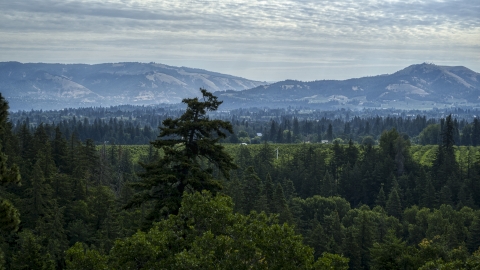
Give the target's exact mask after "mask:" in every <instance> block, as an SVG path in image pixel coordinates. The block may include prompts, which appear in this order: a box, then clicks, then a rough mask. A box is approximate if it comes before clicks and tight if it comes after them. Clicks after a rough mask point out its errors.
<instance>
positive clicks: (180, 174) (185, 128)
mask: <svg viewBox="0 0 480 270" xmlns="http://www.w3.org/2000/svg"><path fill="white" fill-rule="evenodd" d="M200 91H201V93H202V98H198V97H195V98H187V99H184V100H183V101H182V102H183V103H185V104H186V105H187V109H186V111H185V113H184V114H183V115H181V116H180V117H179V118H176V119H172V118H167V119H165V120H164V121H163V123H162V126H160V135H159V136H158V139H157V140H156V141H154V142H152V143H151V144H152V145H153V146H154V147H155V148H157V149H160V150H161V151H162V152H163V155H161V157H160V158H159V159H157V160H155V161H153V162H151V163H149V164H142V166H143V168H144V169H145V172H143V173H141V174H140V177H141V178H142V180H141V181H140V182H138V183H135V184H134V187H135V188H137V189H138V190H139V192H138V193H137V194H135V196H134V197H133V199H132V200H131V201H130V203H129V204H128V205H127V207H130V206H133V205H140V204H142V203H145V202H149V201H150V202H152V203H153V206H152V210H151V211H150V215H149V217H148V220H158V218H159V217H160V216H162V214H172V213H173V214H176V213H178V209H179V207H180V201H181V197H182V194H183V193H184V192H185V191H187V192H194V191H201V190H209V191H211V192H213V193H215V192H216V191H218V190H220V189H221V184H220V182H219V180H217V179H215V178H214V177H213V173H214V170H217V171H219V172H220V173H221V175H223V177H225V178H228V177H229V171H230V170H231V169H234V168H236V165H235V164H234V163H233V158H232V157H231V156H230V155H228V154H227V153H226V152H225V151H224V150H223V146H222V145H219V144H218V142H219V140H220V139H224V138H226V136H227V132H230V133H231V132H233V130H232V126H231V124H230V123H229V122H226V121H222V120H211V119H209V117H208V114H207V113H208V112H210V111H215V110H217V109H218V107H219V106H220V104H222V102H221V101H218V100H217V97H216V96H214V95H212V94H211V93H210V92H208V91H207V90H205V89H200Z"/></svg>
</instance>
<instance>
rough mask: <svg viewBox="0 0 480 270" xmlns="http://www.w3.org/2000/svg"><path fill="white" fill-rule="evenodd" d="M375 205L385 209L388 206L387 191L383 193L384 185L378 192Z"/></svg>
mask: <svg viewBox="0 0 480 270" xmlns="http://www.w3.org/2000/svg"><path fill="white" fill-rule="evenodd" d="M375 204H376V205H378V206H381V207H383V208H385V206H386V205H387V198H386V197H385V191H383V183H382V187H381V188H380V191H379V192H378V195H377V199H376V200H375Z"/></svg>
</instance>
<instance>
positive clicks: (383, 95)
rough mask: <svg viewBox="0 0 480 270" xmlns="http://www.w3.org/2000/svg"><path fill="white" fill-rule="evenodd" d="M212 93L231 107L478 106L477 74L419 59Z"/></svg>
mask: <svg viewBox="0 0 480 270" xmlns="http://www.w3.org/2000/svg"><path fill="white" fill-rule="evenodd" d="M216 94H217V95H218V96H219V98H220V99H223V100H224V101H225V103H226V104H228V105H229V106H230V107H231V108H233V107H244V106H246V105H247V104H249V105H250V106H259V105H260V104H261V103H262V102H264V103H266V101H268V103H269V104H270V106H273V107H275V106H277V107H283V106H287V105H288V104H295V105H299V106H310V107H315V108H322V107H323V108H329V109H335V108H351V109H361V108H365V107H384V108H401V109H412V108H415V107H420V108H424V109H431V108H435V107H437V108H438V107H447V106H448V107H455V106H466V107H468V106H473V107H478V105H479V104H480V74H479V73H477V72H474V71H472V70H470V69H468V68H466V67H463V66H454V67H450V66H437V65H434V64H427V63H423V64H417V65H411V66H408V67H406V68H404V69H402V70H399V71H397V72H395V73H392V74H382V75H376V76H369V77H361V78H352V79H347V80H316V81H310V82H302V81H296V80H285V81H280V82H276V83H274V84H271V85H268V86H258V87H256V88H252V89H248V90H244V91H242V92H241V93H233V92H230V91H226V92H224V93H222V92H218V93H216Z"/></svg>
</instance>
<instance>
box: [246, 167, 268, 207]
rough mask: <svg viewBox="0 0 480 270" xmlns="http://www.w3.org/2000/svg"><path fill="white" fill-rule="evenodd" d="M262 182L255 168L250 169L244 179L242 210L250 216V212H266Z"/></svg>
mask: <svg viewBox="0 0 480 270" xmlns="http://www.w3.org/2000/svg"><path fill="white" fill-rule="evenodd" d="M261 197H262V181H261V180H260V178H259V177H258V175H257V174H256V173H255V170H254V169H253V167H248V168H247V170H246V172H245V173H244V178H243V198H242V199H243V202H242V209H243V211H244V212H245V213H246V214H248V213H250V211H253V210H256V211H261V210H264V209H265V207H264V205H262V200H261Z"/></svg>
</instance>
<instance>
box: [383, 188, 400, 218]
mask: <svg viewBox="0 0 480 270" xmlns="http://www.w3.org/2000/svg"><path fill="white" fill-rule="evenodd" d="M385 210H387V213H388V214H389V215H390V216H393V217H396V218H398V219H401V217H402V212H403V211H402V204H401V202H400V197H399V196H398V191H397V188H393V189H392V190H391V191H390V194H389V195H388V200H387V204H386V207H385Z"/></svg>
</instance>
